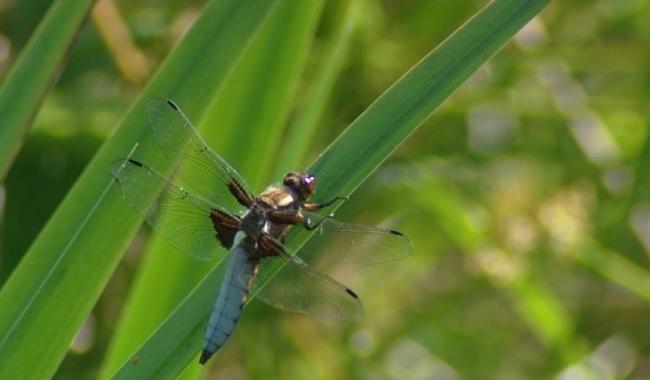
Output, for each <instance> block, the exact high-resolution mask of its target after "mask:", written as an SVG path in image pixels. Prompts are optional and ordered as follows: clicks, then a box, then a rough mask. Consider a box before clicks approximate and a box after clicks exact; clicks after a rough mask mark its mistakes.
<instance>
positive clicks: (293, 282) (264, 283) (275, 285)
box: [251, 243, 363, 321]
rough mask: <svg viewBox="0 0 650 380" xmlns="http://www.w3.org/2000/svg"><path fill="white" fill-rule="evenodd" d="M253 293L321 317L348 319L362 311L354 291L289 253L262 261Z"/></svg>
mask: <svg viewBox="0 0 650 380" xmlns="http://www.w3.org/2000/svg"><path fill="white" fill-rule="evenodd" d="M277 244H279V245H280V246H281V244H280V243H277ZM284 249H285V250H286V248H284ZM285 252H286V251H285ZM276 273H277V275H275V274H276ZM251 295H252V296H253V297H258V298H259V299H260V300H262V301H264V302H266V303H268V304H269V305H271V306H275V307H277V308H279V309H282V310H288V311H293V312H297V313H302V314H306V315H309V316H312V317H316V318H320V319H326V320H335V321H349V320H357V319H360V318H361V316H362V314H363V308H362V306H361V301H359V298H358V297H357V295H356V294H355V293H354V292H353V291H352V290H350V289H349V288H348V287H346V286H344V285H342V284H340V283H339V282H337V281H336V280H334V279H332V278H331V277H329V276H327V275H325V274H323V273H320V272H317V271H315V270H314V269H312V268H311V267H309V265H307V263H305V262H304V261H303V260H302V259H300V258H299V257H297V256H295V255H292V254H287V253H282V254H280V256H277V257H267V258H264V259H262V260H261V261H260V266H259V273H258V275H257V277H256V279H255V281H254V283H253V288H252V290H251Z"/></svg>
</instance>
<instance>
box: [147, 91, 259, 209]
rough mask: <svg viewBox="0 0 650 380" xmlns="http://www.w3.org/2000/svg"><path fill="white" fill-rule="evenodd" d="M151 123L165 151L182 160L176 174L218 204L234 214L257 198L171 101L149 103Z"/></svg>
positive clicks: (154, 100) (175, 163)
mask: <svg viewBox="0 0 650 380" xmlns="http://www.w3.org/2000/svg"><path fill="white" fill-rule="evenodd" d="M148 110H149V124H150V126H151V129H152V132H153V135H154V137H155V140H156V142H157V143H158V145H159V146H160V147H161V148H162V150H163V152H164V153H165V154H166V155H167V154H172V155H173V156H174V157H178V160H177V161H175V162H172V164H173V166H174V169H175V174H176V175H178V176H179V177H181V178H182V179H183V180H184V181H185V182H187V185H188V186H189V187H191V188H192V189H193V190H195V191H196V192H197V194H199V195H201V196H202V197H204V198H205V199H208V200H210V201H212V202H214V203H217V204H219V205H222V206H224V207H225V208H226V209H227V210H228V211H230V212H232V213H234V212H236V211H238V210H239V209H240V208H241V206H242V205H244V206H248V205H250V203H251V202H252V200H253V198H254V195H253V193H252V192H251V190H250V188H249V187H248V185H246V182H245V181H244V179H243V178H242V177H241V176H240V175H239V174H238V173H237V172H236V171H235V169H233V168H232V167H231V166H230V165H228V163H227V162H226V161H225V160H224V159H223V158H221V157H220V156H219V155H218V154H216V153H215V152H213V151H212V150H211V149H210V148H209V147H208V146H207V145H206V144H205V142H204V141H203V139H202V138H201V136H199V134H198V133H197V132H196V130H195V129H194V127H192V123H191V122H190V121H189V119H188V118H187V116H185V114H184V113H183V111H181V109H180V108H179V107H178V106H177V105H176V104H174V102H172V101H171V100H169V99H163V98H153V99H151V100H150V101H149V105H148Z"/></svg>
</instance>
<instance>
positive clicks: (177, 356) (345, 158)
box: [117, 0, 548, 378]
mask: <svg viewBox="0 0 650 380" xmlns="http://www.w3.org/2000/svg"><path fill="white" fill-rule="evenodd" d="M547 3H548V0H528V1H520V0H501V1H495V2H493V3H491V4H490V5H488V6H487V7H486V8H484V9H483V10H482V11H481V12H480V13H478V14H477V15H476V16H475V17H474V18H473V19H471V20H470V21H469V22H467V23H466V24H465V25H464V26H463V27H461V28H460V29H459V30H457V31H456V32H455V33H454V34H453V35H452V36H451V37H449V38H448V39H447V40H446V41H445V42H443V43H442V45H441V46H440V47H439V48H438V49H436V50H435V51H433V52H432V53H431V54H429V55H428V56H426V57H425V58H424V59H423V60H422V61H421V62H420V63H418V64H417V65H416V66H414V67H413V68H412V69H411V70H410V71H409V72H408V73H407V74H405V75H404V76H403V77H402V78H401V79H400V80H398V81H397V82H396V83H395V84H394V85H393V86H392V87H391V88H390V89H388V90H387V91H386V92H385V93H384V94H382V95H381V96H380V98H379V99H377V101H376V102H375V103H373V104H372V105H371V106H370V107H369V108H368V110H366V111H365V112H364V113H363V114H362V115H361V116H360V117H359V118H358V119H357V120H355V121H354V122H353V123H352V124H351V125H350V126H349V127H348V129H347V130H346V131H345V132H344V133H343V134H342V135H341V136H339V138H338V139H336V141H334V143H332V145H330V147H329V148H328V149H327V150H326V151H325V152H324V153H323V154H322V155H321V156H320V157H319V159H318V160H317V161H316V162H315V163H314V165H312V171H314V172H315V173H317V175H318V176H319V178H320V179H321V181H320V188H319V194H320V195H321V196H322V197H323V199H324V198H327V197H331V196H333V195H349V194H351V193H352V191H353V190H354V189H356V188H357V187H358V186H359V185H360V184H361V183H362V182H363V180H364V179H365V178H367V177H368V176H369V175H370V174H371V173H372V172H373V171H374V170H375V169H376V168H377V167H378V166H379V165H380V164H381V162H382V161H383V160H384V159H386V157H387V156H388V155H389V154H390V153H391V152H392V151H393V150H394V149H395V148H396V147H397V146H398V145H399V144H400V143H401V142H402V141H403V140H404V139H406V138H407V137H408V136H409V135H410V134H411V133H412V132H413V131H414V130H415V129H416V128H417V127H418V126H419V125H421V124H422V123H423V122H424V120H425V119H426V118H427V117H428V115H429V114H431V113H432V112H433V110H434V109H435V108H436V107H437V106H438V105H440V103H441V102H442V101H443V100H444V99H445V98H446V97H447V96H449V94H450V93H451V92H452V91H453V90H454V89H455V88H457V87H458V86H459V85H460V84H461V83H462V82H463V81H464V80H465V79H467V77H468V76H469V75H470V74H471V73H473V72H474V71H475V70H476V69H477V68H478V67H479V66H480V65H481V64H482V63H484V62H485V61H486V60H487V59H488V58H489V57H490V56H491V55H492V54H494V53H495V52H496V51H497V50H498V49H499V48H500V47H501V46H502V45H503V44H504V43H505V42H506V41H508V39H509V38H511V37H512V36H513V35H514V33H515V32H516V31H517V30H519V29H520V28H521V27H522V26H523V25H524V24H525V23H526V22H528V21H529V20H530V19H531V18H532V17H533V16H534V15H535V14H537V13H538V12H539V11H540V10H541V9H542V8H543V7H544V6H545V5H546V4H547ZM303 242H304V241H303ZM416 246H417V242H416ZM223 267H224V266H223V265H221V266H218V267H217V268H215V269H214V270H213V271H211V272H210V273H209V274H208V275H207V276H206V277H205V278H204V280H203V281H201V283H200V284H199V285H198V286H197V287H196V288H195V289H194V291H193V292H192V293H191V294H190V295H189V296H188V297H187V298H186V299H185V300H184V301H183V303H182V304H181V305H179V307H178V308H177V309H176V310H175V311H174V312H173V313H172V314H171V315H170V317H169V318H168V319H167V320H166V321H165V323H163V324H162V325H161V326H160V328H159V329H158V330H157V331H156V333H155V334H154V335H153V336H152V337H151V338H150V339H149V340H148V341H147V343H146V344H145V345H144V346H143V347H142V348H141V349H140V350H138V352H137V353H136V354H135V355H134V356H133V357H132V358H130V360H129V361H127V362H125V364H124V366H123V367H122V368H121V369H120V371H119V372H118V373H117V377H118V378H147V377H152V376H160V375H161V374H163V373H167V371H169V369H170V368H182V367H183V366H184V365H186V364H187V362H188V361H189V360H192V359H193V358H195V357H196V355H197V353H198V352H199V350H200V347H201V344H202V343H203V342H202V332H203V328H204V326H205V322H206V320H207V315H208V313H209V310H210V308H211V303H212V301H213V300H212V297H213V296H214V287H215V286H216V284H217V283H218V281H219V279H220V278H221V275H222V271H223Z"/></svg>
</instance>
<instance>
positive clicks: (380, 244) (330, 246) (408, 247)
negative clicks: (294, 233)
mask: <svg viewBox="0 0 650 380" xmlns="http://www.w3.org/2000/svg"><path fill="white" fill-rule="evenodd" d="M304 214H305V217H307V218H309V220H310V221H311V223H312V224H314V225H319V227H318V228H316V230H315V231H314V234H313V236H312V238H311V240H310V241H309V244H310V245H309V246H310V247H315V249H316V250H317V253H316V254H315V255H314V259H316V260H318V261H321V260H322V261H331V262H338V263H346V264H378V263H385V262H389V261H394V260H399V259H403V258H405V257H406V256H408V255H410V254H411V252H413V245H412V244H411V241H410V240H409V239H408V238H407V237H406V236H404V235H403V234H402V233H401V232H398V231H395V230H390V229H382V228H377V227H372V226H365V225H358V224H346V223H341V222H337V221H336V220H334V219H332V218H330V217H326V216H322V215H318V214H313V213H309V212H305V213H304ZM312 244H314V245H312Z"/></svg>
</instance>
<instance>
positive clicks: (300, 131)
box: [274, 0, 361, 178]
mask: <svg viewBox="0 0 650 380" xmlns="http://www.w3.org/2000/svg"><path fill="white" fill-rule="evenodd" d="M344 5H345V9H344V10H343V12H341V13H342V15H341V18H340V20H339V21H338V24H337V25H336V30H335V31H334V33H333V36H332V37H331V40H330V41H329V43H328V46H327V47H326V49H325V51H326V52H325V54H324V56H325V61H324V62H323V63H322V64H321V65H320V68H319V70H318V73H317V74H316V75H315V79H314V83H312V86H311V88H310V89H309V93H308V94H307V95H306V101H305V104H304V105H303V106H302V107H301V108H300V109H299V110H298V113H297V115H296V117H295V121H294V122H293V123H292V125H291V128H290V129H289V131H288V134H287V137H286V139H285V141H284V146H285V147H286V149H283V150H282V151H281V152H280V153H279V154H280V157H279V159H278V164H277V165H276V168H275V176H274V178H281V176H282V175H283V174H284V173H287V172H289V171H291V170H295V169H296V164H299V163H302V161H303V159H304V158H305V155H306V153H307V151H308V149H309V146H310V143H311V142H312V140H313V138H314V135H315V134H316V131H317V127H318V126H319V121H320V120H321V118H322V115H323V111H324V110H325V106H326V105H327V100H328V99H329V98H330V94H331V92H332V90H333V89H334V84H335V83H336V78H337V77H338V74H339V71H340V69H341V66H342V64H343V61H344V58H345V56H346V54H347V51H348V48H349V45H350V37H351V36H352V32H353V31H354V27H355V25H356V23H357V18H358V15H359V11H360V9H361V2H360V1H355V0H352V1H348V2H345V3H344Z"/></svg>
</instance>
